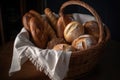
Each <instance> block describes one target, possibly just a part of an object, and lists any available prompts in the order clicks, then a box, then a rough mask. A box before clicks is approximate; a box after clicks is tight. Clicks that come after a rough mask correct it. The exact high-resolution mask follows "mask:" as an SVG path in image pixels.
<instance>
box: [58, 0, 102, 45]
mask: <svg viewBox="0 0 120 80" xmlns="http://www.w3.org/2000/svg"><path fill="white" fill-rule="evenodd" d="M69 5H79V6H82V7H84V8H86V9H87V10H88V11H89V12H91V14H92V15H93V16H94V17H95V19H96V21H97V23H98V26H99V32H100V33H99V40H98V43H101V42H103V41H104V40H103V34H104V32H103V23H102V21H101V18H100V17H99V15H98V13H97V12H96V11H95V10H94V9H93V8H92V7H91V6H89V5H88V4H87V3H85V2H83V1H80V0H75V1H74V0H71V1H67V2H65V3H63V4H62V6H61V7H60V11H59V15H60V16H62V17H63V18H64V13H63V11H64V8H65V7H67V6H69ZM63 20H64V19H63Z"/></svg>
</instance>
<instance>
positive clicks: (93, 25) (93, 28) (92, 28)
mask: <svg viewBox="0 0 120 80" xmlns="http://www.w3.org/2000/svg"><path fill="white" fill-rule="evenodd" d="M83 26H84V28H85V33H87V34H90V35H93V36H94V37H95V38H96V39H97V40H98V39H99V27H98V23H97V22H96V21H88V22H85V23H84V24H83Z"/></svg>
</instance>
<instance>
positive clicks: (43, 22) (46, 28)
mask: <svg viewBox="0 0 120 80" xmlns="http://www.w3.org/2000/svg"><path fill="white" fill-rule="evenodd" d="M29 12H30V13H31V14H33V15H34V16H35V17H36V18H37V19H38V21H39V23H40V24H41V25H42V26H41V27H43V28H44V33H45V34H47V36H48V37H49V38H50V39H52V38H56V34H55V31H54V30H53V29H52V27H51V26H50V24H49V23H48V22H47V21H46V20H45V19H44V18H43V17H42V16H41V15H40V13H38V12H36V11H34V10H30V11H29Z"/></svg>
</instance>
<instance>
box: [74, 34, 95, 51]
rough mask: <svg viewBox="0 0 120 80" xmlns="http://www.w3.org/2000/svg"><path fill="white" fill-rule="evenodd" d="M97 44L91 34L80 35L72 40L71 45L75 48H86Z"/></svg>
mask: <svg viewBox="0 0 120 80" xmlns="http://www.w3.org/2000/svg"><path fill="white" fill-rule="evenodd" d="M96 44H97V40H96V39H95V38H94V37H93V36H92V35H87V34H86V35H81V36H79V37H78V38H76V39H75V40H74V41H73V42H72V46H73V47H74V48H75V49H77V50H86V49H88V48H91V47H93V46H94V45H96Z"/></svg>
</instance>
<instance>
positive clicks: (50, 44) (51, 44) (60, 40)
mask: <svg viewBox="0 0 120 80" xmlns="http://www.w3.org/2000/svg"><path fill="white" fill-rule="evenodd" d="M62 43H66V41H65V40H64V38H53V39H52V40H51V41H49V42H48V44H47V49H52V48H53V47H54V46H55V45H57V44H62Z"/></svg>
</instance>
